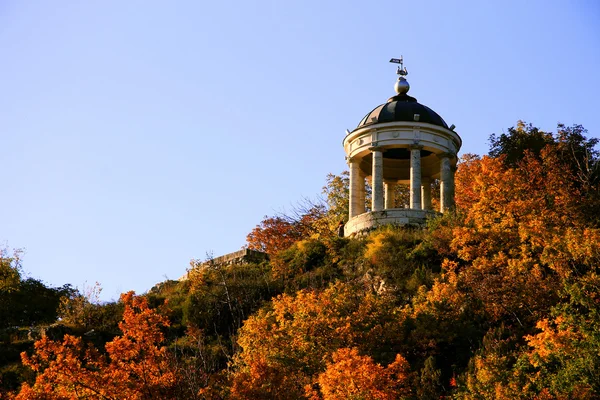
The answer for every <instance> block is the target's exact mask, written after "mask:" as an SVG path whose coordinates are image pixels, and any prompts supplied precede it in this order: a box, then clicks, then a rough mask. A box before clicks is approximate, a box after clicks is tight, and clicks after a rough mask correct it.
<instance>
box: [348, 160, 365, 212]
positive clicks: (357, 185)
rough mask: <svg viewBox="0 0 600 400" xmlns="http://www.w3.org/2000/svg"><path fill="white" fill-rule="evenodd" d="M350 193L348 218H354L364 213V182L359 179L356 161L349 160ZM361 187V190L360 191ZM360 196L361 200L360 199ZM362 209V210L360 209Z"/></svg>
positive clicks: (359, 174) (358, 168)
mask: <svg viewBox="0 0 600 400" xmlns="http://www.w3.org/2000/svg"><path fill="white" fill-rule="evenodd" d="M348 166H349V167H350V193H349V203H350V206H349V210H348V218H352V217H356V216H357V215H359V214H362V213H364V212H365V198H364V192H365V180H364V178H363V179H361V173H360V167H359V166H358V160H350V162H348ZM361 186H362V189H361ZM361 196H362V199H361ZM361 207H362V208H361Z"/></svg>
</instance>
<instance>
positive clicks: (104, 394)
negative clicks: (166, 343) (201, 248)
mask: <svg viewBox="0 0 600 400" xmlns="http://www.w3.org/2000/svg"><path fill="white" fill-rule="evenodd" d="M121 301H123V303H124V304H125V311H124V315H123V322H121V323H120V325H119V327H120V329H121V331H122V335H121V336H119V337H117V338H115V339H114V340H113V341H112V342H110V343H108V344H107V345H106V354H105V355H104V354H101V353H100V352H99V351H97V350H96V349H95V348H93V347H92V346H87V347H86V346H85V345H84V343H83V341H82V339H81V338H77V337H74V336H71V335H65V337H64V339H63V341H62V342H57V341H53V340H50V339H47V338H44V339H41V340H39V341H37V342H36V343H35V352H34V354H33V355H32V356H31V357H30V356H28V355H27V354H26V353H22V354H21V358H22V360H23V364H24V365H27V366H29V367H31V368H32V369H33V370H34V371H36V372H37V373H38V375H37V377H36V381H35V384H34V385H33V386H29V385H27V384H24V385H23V387H22V389H21V391H20V393H19V394H18V395H17V396H16V397H15V399H16V400H25V399H52V400H55V399H56V400H71V399H81V398H86V399H132V400H138V399H139V400H142V399H150V398H161V399H169V398H172V397H171V395H170V393H172V390H171V388H172V387H173V385H174V384H175V382H176V377H175V376H174V374H173V373H172V372H171V371H170V368H169V364H168V357H167V354H166V352H167V350H166V348H165V347H161V346H160V343H161V342H162V341H163V340H164V337H163V334H162V332H161V331H160V330H161V327H165V326H168V320H167V319H166V317H164V316H162V315H160V314H158V313H157V312H156V310H152V309H150V308H149V307H148V302H147V300H146V299H145V298H143V297H136V296H134V295H133V293H131V292H130V293H127V294H123V295H122V296H121Z"/></svg>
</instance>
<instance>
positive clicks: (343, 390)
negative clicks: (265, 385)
mask: <svg viewBox="0 0 600 400" xmlns="http://www.w3.org/2000/svg"><path fill="white" fill-rule="evenodd" d="M331 358H332V361H331V362H328V363H327V368H326V369H325V371H324V372H322V373H321V374H319V377H318V378H317V382H318V383H317V384H315V385H313V386H307V388H306V393H307V395H309V396H310V399H311V400H321V399H322V400H345V399H373V400H400V399H405V398H408V397H409V396H410V394H411V389H410V383H409V375H410V373H409V366H408V363H407V361H406V360H405V359H404V358H403V357H402V356H401V355H399V354H398V355H397V356H396V359H395V360H394V361H393V362H392V363H391V364H389V365H388V366H387V367H383V366H381V365H380V364H377V363H375V362H374V361H373V359H372V358H371V357H369V356H361V355H360V353H359V352H358V350H357V349H356V348H353V349H348V348H341V349H339V350H337V351H335V352H334V353H333V354H332V356H331Z"/></svg>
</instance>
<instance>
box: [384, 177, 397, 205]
mask: <svg viewBox="0 0 600 400" xmlns="http://www.w3.org/2000/svg"><path fill="white" fill-rule="evenodd" d="M383 188H384V192H385V209H386V210H387V209H388V208H394V207H396V182H394V181H383Z"/></svg>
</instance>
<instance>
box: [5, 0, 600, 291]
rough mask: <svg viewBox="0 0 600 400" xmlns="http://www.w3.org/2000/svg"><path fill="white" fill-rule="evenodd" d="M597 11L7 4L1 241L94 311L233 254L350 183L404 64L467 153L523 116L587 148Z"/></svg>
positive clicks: (9, 0)
mask: <svg viewBox="0 0 600 400" xmlns="http://www.w3.org/2000/svg"><path fill="white" fill-rule="evenodd" d="M599 4H600V3H598V2H597V1H595V0H589V1H575V0H571V1H560V2H558V1H523V0H520V1H502V2H500V1H495V2H492V1H471V2H468V1H467V2H463V1H439V2H431V1H411V2H408V1H397V0H396V1H387V0H383V1H378V2H356V1H347V0H346V1H312V0H310V1H307V0H303V1H284V0H281V1H228V2H219V1H210V2H207V1H172V2H166V1H160V2H158V1H122V0H119V1H116V0H115V1H111V0H103V1H83V2H81V1H78V2H76V1H73V2H68V1H17V0H3V1H0V49H1V56H0V57H1V59H0V90H1V93H2V95H1V96H0V149H1V153H0V154H1V155H2V157H1V161H0V171H1V173H2V183H1V186H0V193H1V195H0V245H5V246H8V247H10V248H24V249H25V250H26V253H25V258H24V270H25V272H27V274H28V276H31V277H34V278H39V279H42V280H43V281H44V282H46V283H47V284H50V285H55V286H57V285H62V284H65V283H71V284H73V285H75V286H79V287H81V286H82V285H83V284H84V283H85V282H87V284H88V285H92V284H93V283H94V282H96V281H98V282H100V283H101V285H102V286H103V288H104V292H103V296H102V297H103V298H104V299H105V300H108V299H111V298H113V299H116V298H118V295H119V293H121V292H124V291H127V290H131V289H133V290H136V291H137V292H138V293H141V292H144V291H146V290H148V289H149V288H150V287H152V286H153V285H154V284H155V283H157V282H159V281H162V280H164V279H165V278H167V277H168V278H170V279H176V278H178V277H179V276H181V275H182V274H183V273H184V272H185V270H186V268H187V267H188V263H189V260H190V259H192V258H200V259H204V258H205V257H206V254H207V253H212V254H213V255H214V256H218V255H221V254H224V253H228V252H231V251H235V250H237V249H239V248H240V247H241V246H242V245H243V244H244V243H245V237H246V234H247V233H248V232H249V231H250V230H251V229H252V228H253V227H254V226H255V225H256V224H257V223H259V222H260V221H261V219H262V217H263V216H264V215H266V214H268V215H272V214H274V213H276V212H278V211H281V210H282V209H285V208H288V209H289V207H290V205H292V204H294V203H295V202H297V201H298V200H300V199H301V198H303V197H315V196H317V195H318V194H319V193H320V191H321V188H322V186H323V184H324V183H325V176H326V175H327V173H329V172H333V173H340V172H341V171H343V170H344V169H345V167H346V165H345V163H344V152H343V149H342V146H341V143H342V139H343V137H344V132H345V129H347V128H348V129H350V130H352V129H353V128H354V127H355V126H356V124H357V123H358V122H359V121H360V119H361V118H362V117H363V116H364V115H365V114H366V113H367V112H369V111H370V110H371V109H372V108H374V107H375V106H377V105H378V104H381V103H383V102H385V100H386V99H387V98H388V97H389V96H391V95H393V94H394V92H393V84H394V81H395V79H396V75H395V66H394V65H392V64H389V63H388V60H389V59H390V58H392V57H399V56H400V55H403V56H404V59H405V62H406V66H407V68H408V70H409V75H408V80H409V82H410V84H411V92H410V94H411V95H413V96H414V97H416V98H417V99H418V100H419V102H421V103H422V104H425V105H427V106H429V107H431V108H432V109H434V110H435V111H437V112H438V113H439V114H440V115H441V116H442V117H443V118H444V119H445V120H446V122H448V124H452V123H453V124H456V127H457V128H456V130H457V132H458V133H459V134H460V135H461V136H462V138H463V142H464V145H463V149H462V151H461V153H466V152H471V153H477V154H484V153H486V152H487V148H488V147H487V139H488V136H489V135H490V134H491V133H501V132H502V131H503V130H504V131H505V130H506V129H507V128H508V127H510V126H513V125H515V123H516V121H517V120H519V119H523V120H525V121H528V122H531V123H533V124H534V125H536V126H538V127H540V128H543V129H545V130H554V129H555V127H556V123H557V122H559V121H560V122H563V123H565V124H567V125H571V124H574V123H579V124H582V125H584V126H585V127H586V128H587V129H588V131H589V136H595V137H597V136H598V135H600V118H599V114H600V102H599V101H598V96H599V93H600V74H599V73H598V66H599V65H600V23H599V22H598V21H600V5H599Z"/></svg>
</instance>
